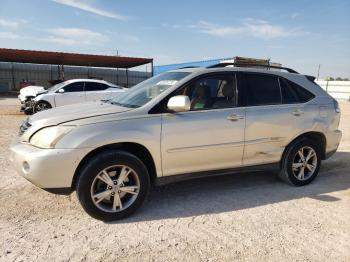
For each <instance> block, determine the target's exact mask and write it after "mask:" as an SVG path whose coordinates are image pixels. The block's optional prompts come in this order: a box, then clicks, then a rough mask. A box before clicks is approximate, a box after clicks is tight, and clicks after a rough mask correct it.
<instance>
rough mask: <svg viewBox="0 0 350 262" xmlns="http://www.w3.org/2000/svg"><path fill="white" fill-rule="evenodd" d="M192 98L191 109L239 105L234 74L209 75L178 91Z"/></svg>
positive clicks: (179, 93)
mask: <svg viewBox="0 0 350 262" xmlns="http://www.w3.org/2000/svg"><path fill="white" fill-rule="evenodd" d="M176 95H186V96H188V97H189V98H190V100H191V111H195V110H206V109H219V108H229V107H235V106H236V105H237V92H236V78H235V76H234V75H218V76H208V77H204V78H201V79H199V80H196V81H194V82H192V83H190V84H189V85H187V86H185V87H184V88H183V89H181V90H180V91H178V92H177V94H176Z"/></svg>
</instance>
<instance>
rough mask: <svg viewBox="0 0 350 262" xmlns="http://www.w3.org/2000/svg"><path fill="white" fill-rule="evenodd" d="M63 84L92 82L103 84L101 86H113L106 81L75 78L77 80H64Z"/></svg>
mask: <svg viewBox="0 0 350 262" xmlns="http://www.w3.org/2000/svg"><path fill="white" fill-rule="evenodd" d="M65 82H67V83H75V82H94V83H103V84H108V85H113V86H115V85H114V84H112V83H110V82H108V81H106V80H100V79H89V78H77V79H70V80H66V81H65Z"/></svg>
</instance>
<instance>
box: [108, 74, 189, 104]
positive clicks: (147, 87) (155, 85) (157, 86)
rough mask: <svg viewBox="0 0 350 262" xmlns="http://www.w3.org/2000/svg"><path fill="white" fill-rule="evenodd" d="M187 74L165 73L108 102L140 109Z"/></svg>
mask: <svg viewBox="0 0 350 262" xmlns="http://www.w3.org/2000/svg"><path fill="white" fill-rule="evenodd" d="M189 74H190V73H189V72H167V73H163V74H160V75H158V76H155V77H152V78H150V79H147V80H145V81H143V82H141V83H140V84H138V85H136V86H134V87H132V88H130V89H128V90H127V91H125V92H124V93H122V94H119V95H118V96H117V97H114V98H112V99H111V100H110V101H109V102H110V103H111V104H115V105H120V106H124V107H131V108H137V107H141V106H143V105H144V104H146V103H147V102H149V101H151V100H152V99H153V98H155V97H157V96H158V95H160V94H161V93H163V92H164V91H165V90H167V89H168V88H169V87H171V86H173V85H175V84H176V83H177V82H178V81H180V80H181V79H183V78H184V77H186V76H188V75H189Z"/></svg>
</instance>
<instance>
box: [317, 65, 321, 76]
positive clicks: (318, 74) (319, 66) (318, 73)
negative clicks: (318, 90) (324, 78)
mask: <svg viewBox="0 0 350 262" xmlns="http://www.w3.org/2000/svg"><path fill="white" fill-rule="evenodd" d="M320 69H321V64H318V69H317V80H318V78H319V77H320Z"/></svg>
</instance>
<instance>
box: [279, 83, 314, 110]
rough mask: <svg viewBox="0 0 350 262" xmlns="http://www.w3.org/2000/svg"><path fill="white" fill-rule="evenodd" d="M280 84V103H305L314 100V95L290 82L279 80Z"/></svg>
mask: <svg viewBox="0 0 350 262" xmlns="http://www.w3.org/2000/svg"><path fill="white" fill-rule="evenodd" d="M280 84H281V92H282V102H283V103H284V104H292V103H305V102H307V101H309V100H311V99H312V98H314V95H313V94H312V93H310V92H309V91H307V90H306V89H304V88H302V87H301V86H299V85H297V84H295V83H293V82H292V81H289V80H287V79H283V78H280Z"/></svg>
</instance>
